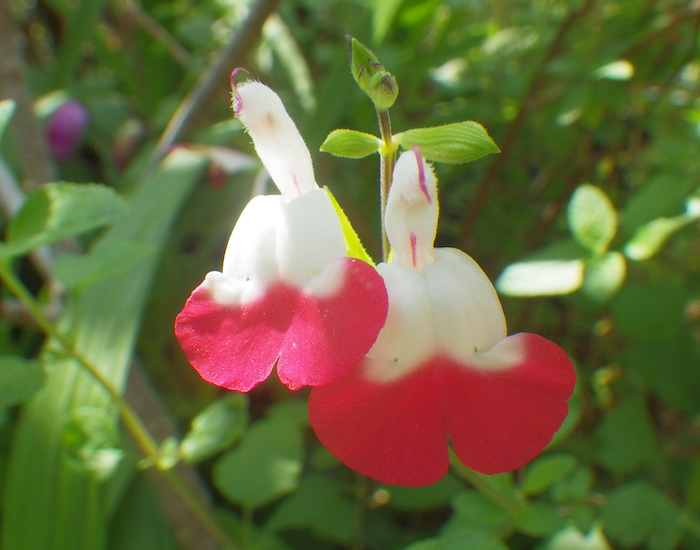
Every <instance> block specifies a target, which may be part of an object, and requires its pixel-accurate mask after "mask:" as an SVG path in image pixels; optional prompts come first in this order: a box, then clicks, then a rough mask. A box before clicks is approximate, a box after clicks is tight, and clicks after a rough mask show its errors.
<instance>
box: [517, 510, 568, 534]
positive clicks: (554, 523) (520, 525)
mask: <svg viewBox="0 0 700 550" xmlns="http://www.w3.org/2000/svg"><path fill="white" fill-rule="evenodd" d="M515 527H516V528H517V529H518V531H520V532H521V533H524V534H526V535H530V536H532V537H546V536H549V535H551V534H553V533H556V532H557V531H559V530H560V529H561V528H562V527H564V518H563V517H562V515H561V514H560V513H559V511H558V510H557V508H556V507H555V506H553V505H552V504H549V503H546V502H530V503H528V505H527V506H526V507H525V509H524V510H523V512H522V515H521V516H520V517H519V518H518V520H517V522H516V524H515Z"/></svg>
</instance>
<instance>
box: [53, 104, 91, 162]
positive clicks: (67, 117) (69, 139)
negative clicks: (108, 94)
mask: <svg viewBox="0 0 700 550" xmlns="http://www.w3.org/2000/svg"><path fill="white" fill-rule="evenodd" d="M89 120H90V115H89V114H88V112H87V109H85V107H84V106H83V104H82V103H80V102H79V101H77V100H75V99H71V100H68V101H66V102H65V103H64V104H63V105H61V106H60V107H59V108H58V109H56V110H55V111H54V113H53V114H52V115H51V117H50V118H49V123H48V126H47V128H46V139H47V141H48V143H49V149H50V150H51V155H52V156H53V157H54V158H55V159H56V160H57V161H59V162H64V161H66V160H68V159H69V158H71V157H72V156H73V155H74V154H75V151H76V149H77V148H78V145H79V144H80V142H81V141H82V139H83V135H84V134H85V128H87V125H88V122H89Z"/></svg>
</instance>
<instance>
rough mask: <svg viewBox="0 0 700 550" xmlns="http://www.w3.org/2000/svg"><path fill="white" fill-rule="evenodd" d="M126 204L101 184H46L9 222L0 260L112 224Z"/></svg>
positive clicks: (110, 189)
mask: <svg viewBox="0 0 700 550" xmlns="http://www.w3.org/2000/svg"><path fill="white" fill-rule="evenodd" d="M125 212H126V203H125V202H124V199H122V198H121V197H120V196H119V195H118V194H117V192H116V191H115V190H114V189H112V188H110V187H106V186H104V185H98V184H76V183H49V184H46V185H45V186H43V187H42V188H41V189H39V190H38V191H35V192H34V193H32V194H31V195H29V197H27V200H26V201H25V203H24V204H23V205H22V208H21V209H20V211H19V212H18V213H17V215H16V216H15V217H14V218H13V219H12V221H11V222H10V226H9V227H8V230H7V242H6V243H3V244H2V245H1V246H0V257H11V256H18V255H22V254H26V253H27V252H29V251H31V250H34V249H36V248H39V247H41V246H44V245H47V244H51V243H54V242H58V241H62V240H63V239H66V238H68V237H73V236H75V235H78V234H80V233H85V232H86V231H90V230H92V229H97V228H98V227H102V226H105V225H109V224H111V223H114V222H115V221H117V219H119V218H120V217H122V216H123V215H124V214H125Z"/></svg>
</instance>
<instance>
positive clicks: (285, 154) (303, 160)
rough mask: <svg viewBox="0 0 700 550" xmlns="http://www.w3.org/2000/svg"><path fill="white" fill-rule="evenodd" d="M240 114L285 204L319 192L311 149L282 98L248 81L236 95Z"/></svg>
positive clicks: (237, 90)
mask: <svg viewBox="0 0 700 550" xmlns="http://www.w3.org/2000/svg"><path fill="white" fill-rule="evenodd" d="M235 94H236V97H237V101H239V105H237V110H238V112H239V114H238V117H239V118H240V120H241V122H242V123H243V125H244V126H245V127H246V129H247V130H248V133H249V134H250V137H251V138H253V143H254V144H255V150H256V151H257V153H258V156H259V157H260V160H261V161H262V163H263V164H264V165H265V168H267V171H268V172H269V173H270V177H271V178H272V180H273V181H274V182H275V184H276V185H277V187H278V188H279V190H280V192H281V193H282V196H283V197H284V198H285V199H286V200H291V199H292V198H294V197H298V196H299V195H302V194H304V193H306V192H308V191H312V190H314V189H318V185H317V184H316V180H315V178H314V171H313V166H312V164H311V155H310V154H309V149H308V148H307V147H306V144H305V143H304V139H303V138H302V137H301V134H299V130H298V129H297V127H296V125H295V124H294V121H292V119H291V118H290V117H289V115H288V114H287V111H286V110H285V108H284V105H283V104H282V100H281V99H280V98H279V96H278V95H277V94H276V93H275V92H273V91H272V90H271V89H270V88H268V87H267V86H265V85H264V84H262V83H260V82H256V81H253V80H249V81H247V82H244V83H243V84H241V85H240V86H237V89H236V91H235Z"/></svg>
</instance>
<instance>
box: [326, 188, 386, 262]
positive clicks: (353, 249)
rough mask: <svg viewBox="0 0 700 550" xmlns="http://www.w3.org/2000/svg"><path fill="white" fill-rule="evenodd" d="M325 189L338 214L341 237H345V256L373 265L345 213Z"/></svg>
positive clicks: (331, 194)
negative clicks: (341, 230) (341, 231)
mask: <svg viewBox="0 0 700 550" xmlns="http://www.w3.org/2000/svg"><path fill="white" fill-rule="evenodd" d="M325 189H326V192H327V193H328V196H329V197H330V199H331V202H332V203H333V206H334V207H335V211H336V213H337V214H338V219H340V227H342V229H343V236H344V237H345V246H346V247H347V251H346V255H347V256H349V257H351V258H358V259H360V260H362V261H364V262H367V263H368V264H370V265H374V261H373V260H372V257H371V256H370V255H369V254H367V251H366V250H365V247H364V246H363V245H362V241H361V240H360V237H359V236H358V235H357V233H356V232H355V229H354V228H353V227H352V224H351V223H350V220H349V219H348V217H347V216H346V215H345V212H344V211H343V209H342V208H341V207H340V204H338V201H337V200H335V197H334V196H333V193H331V191H330V189H328V187H326V188H325Z"/></svg>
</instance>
